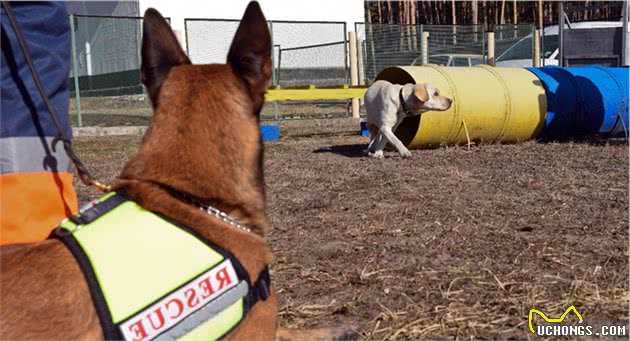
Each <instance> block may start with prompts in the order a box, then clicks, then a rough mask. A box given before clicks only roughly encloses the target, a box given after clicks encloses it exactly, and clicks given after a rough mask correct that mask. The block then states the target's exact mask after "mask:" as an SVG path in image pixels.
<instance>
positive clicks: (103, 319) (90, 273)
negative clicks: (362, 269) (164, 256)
mask: <svg viewBox="0 0 630 341" xmlns="http://www.w3.org/2000/svg"><path fill="white" fill-rule="evenodd" d="M127 200H129V199H128V198H127V197H126V196H124V195H120V194H113V195H111V196H109V197H105V198H104V200H103V201H101V202H95V204H94V205H93V206H92V207H89V206H88V208H87V209H84V210H82V211H81V212H80V214H77V215H76V216H73V217H70V218H69V219H70V220H71V221H72V222H74V223H75V224H77V225H87V224H89V223H91V222H93V221H95V220H96V219H98V218H99V217H101V216H103V215H104V214H106V213H108V212H110V211H111V210H113V209H114V208H116V207H117V206H119V205H120V204H122V203H123V202H125V201H127ZM172 224H173V225H174V228H180V229H182V230H183V231H187V232H188V233H191V234H193V235H194V236H195V237H196V238H197V239H199V240H200V241H201V242H203V243H205V244H208V242H207V241H206V240H204V239H202V238H201V237H200V236H198V235H196V234H195V233H193V232H192V231H188V230H189V229H188V228H187V227H185V226H180V225H179V224H176V223H172ZM79 228H80V227H77V229H79ZM73 232H74V231H69V230H67V229H65V228H63V227H61V226H60V227H59V228H57V229H56V230H55V232H53V234H52V235H51V237H50V238H57V239H59V240H60V241H61V242H63V243H64V245H66V247H67V248H68V249H69V250H70V252H71V253H72V255H73V256H74V257H75V259H76V260H77V263H78V264H79V267H80V268H81V270H82V272H83V276H84V278H85V280H86V282H87V284H88V288H89V290H90V295H91V297H92V301H93V303H94V308H95V310H96V313H97V315H98V318H99V321H100V323H101V328H102V330H103V336H104V338H105V339H107V340H121V339H124V336H123V334H122V332H121V330H120V328H119V325H117V324H116V323H114V320H113V318H112V314H111V312H110V310H109V307H108V304H107V300H106V299H105V296H104V294H103V290H102V289H101V287H100V285H99V282H98V280H97V277H96V274H95V271H94V268H93V266H92V263H91V262H90V259H89V258H88V256H87V254H86V252H85V250H83V248H82V246H81V245H80V244H79V242H78V241H77V239H76V238H75V236H74V234H73ZM224 256H225V257H226V258H225V259H229V260H231V262H232V263H233V265H234V266H235V269H236V273H237V276H238V277H239V278H240V279H241V282H240V283H239V284H238V285H236V286H235V287H233V288H231V289H230V290H229V291H226V292H224V293H223V294H222V295H221V296H219V297H217V298H216V299H215V300H213V301H211V302H209V303H207V305H206V306H204V307H202V308H200V309H199V310H197V311H195V312H194V313H192V314H191V315H189V316H187V317H186V318H185V319H183V320H181V321H179V322H178V323H177V324H176V325H174V326H173V327H171V328H170V329H169V330H167V331H166V332H164V333H163V334H160V335H158V336H157V338H155V339H154V340H173V339H176V338H179V337H182V336H184V335H186V334H188V333H189V332H190V331H191V330H194V329H195V328H196V327H197V326H199V325H201V324H202V323H204V322H205V321H208V320H210V319H211V318H213V317H214V316H216V315H218V314H219V313H221V312H222V311H223V310H225V309H226V308H227V307H229V306H230V305H232V304H234V303H235V302H237V301H238V300H239V299H241V298H242V299H243V313H242V319H243V318H244V317H245V315H246V314H247V313H248V311H249V310H250V309H251V307H252V306H254V305H255V304H256V303H257V302H258V301H261V300H262V301H265V300H267V298H269V296H270V294H271V290H270V284H271V279H270V275H269V268H268V267H265V268H264V269H263V270H262V271H261V273H260V274H259V275H258V278H257V280H256V282H255V283H254V284H251V281H250V276H249V274H248V273H247V272H245V270H244V268H243V267H242V265H240V264H239V263H238V260H237V259H236V258H234V257H233V256H231V255H229V254H227V253H225V254H224ZM189 283H190V282H189ZM184 285H186V284H184ZM166 295H168V293H166ZM164 297H166V296H164ZM161 299H163V297H161V298H158V299H156V301H154V302H159V301H160V300H161ZM151 304H153V303H151ZM242 319H241V321H240V322H242ZM240 322H238V323H237V324H235V325H234V326H233V327H232V329H234V328H236V327H237V326H238V325H239V324H240ZM232 329H231V330H232ZM231 330H230V331H231ZM228 332H229V331H228Z"/></svg>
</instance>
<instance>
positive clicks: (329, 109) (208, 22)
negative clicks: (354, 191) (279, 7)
mask: <svg viewBox="0 0 630 341" xmlns="http://www.w3.org/2000/svg"><path fill="white" fill-rule="evenodd" d="M184 24H185V25H184V26H185V29H186V45H187V48H188V51H187V52H188V56H189V57H190V58H191V60H192V62H193V63H225V58H226V56H227V53H228V50H229V48H230V44H231V42H232V37H233V36H234V33H236V30H237V28H238V24H239V21H238V20H215V19H185V20H184ZM268 25H269V31H270V32H271V37H272V42H273V65H274V68H273V69H274V70H273V77H272V81H271V85H273V86H280V87H296V86H308V85H315V86H318V87H321V86H332V85H340V84H347V83H348V82H349V70H348V56H347V54H348V43H347V40H346V23H345V22H326V21H269V22H268ZM348 115H349V113H348V101H347V100H342V101H309V102H305V101H300V102H282V103H278V102H276V103H267V104H265V106H264V107H263V110H262V114H261V118H262V119H263V120H270V119H273V120H278V119H298V118H329V117H345V116H348Z"/></svg>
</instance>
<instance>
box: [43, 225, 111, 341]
mask: <svg viewBox="0 0 630 341" xmlns="http://www.w3.org/2000/svg"><path fill="white" fill-rule="evenodd" d="M64 231H65V230H63V231H62V229H59V228H58V229H56V230H55V232H53V233H54V234H53V235H52V236H51V237H53V238H57V239H59V240H61V242H63V243H64V244H65V245H66V247H67V248H68V250H70V253H72V255H73V256H74V258H75V259H76V261H77V263H79V267H80V268H81V272H82V273H83V277H84V278H85V281H86V282H87V284H88V288H89V289H90V296H92V302H93V303H94V309H95V310H96V314H97V315H98V319H99V321H100V322H101V328H102V329H103V337H104V338H105V340H122V339H123V336H122V334H121V333H120V330H119V329H118V328H116V326H115V325H114V323H113V322H112V315H111V313H110V312H109V308H108V307H107V302H106V301H105V296H103V292H102V291H101V287H100V286H99V284H98V280H97V279H96V274H95V273H94V269H93V268H92V264H90V261H89V259H88V257H87V255H86V254H85V251H83V248H81V246H80V245H79V243H78V242H77V240H76V239H74V236H73V235H72V233H69V232H64Z"/></svg>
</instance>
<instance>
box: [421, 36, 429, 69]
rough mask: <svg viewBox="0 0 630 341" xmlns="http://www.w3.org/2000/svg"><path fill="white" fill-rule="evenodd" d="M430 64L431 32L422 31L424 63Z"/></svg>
mask: <svg viewBox="0 0 630 341" xmlns="http://www.w3.org/2000/svg"><path fill="white" fill-rule="evenodd" d="M427 64H429V32H422V65H427Z"/></svg>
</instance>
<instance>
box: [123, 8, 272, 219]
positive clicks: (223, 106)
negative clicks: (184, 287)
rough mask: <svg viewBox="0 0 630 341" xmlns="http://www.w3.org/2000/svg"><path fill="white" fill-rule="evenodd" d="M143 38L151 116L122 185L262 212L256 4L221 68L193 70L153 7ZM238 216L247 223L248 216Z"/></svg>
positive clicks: (266, 62)
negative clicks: (134, 183)
mask: <svg viewBox="0 0 630 341" xmlns="http://www.w3.org/2000/svg"><path fill="white" fill-rule="evenodd" d="M143 34H144V35H143V40H142V68H141V71H142V82H143V84H144V85H145V87H146V89H147V93H148V95H149V97H150V99H151V102H152V104H153V108H154V116H153V120H152V123H151V127H150V129H149V131H147V134H146V135H145V137H144V140H143V143H142V146H141V147H140V150H139V151H138V153H137V154H136V155H135V156H134V157H133V158H132V159H131V160H130V161H129V162H128V164H127V165H126V166H125V168H124V170H123V171H122V173H121V175H120V179H121V180H123V182H124V181H125V180H127V181H143V182H149V183H151V184H156V185H159V186H162V187H167V188H169V189H173V190H176V191H178V192H181V193H183V194H186V195H188V196H191V197H193V198H196V199H199V200H202V201H204V202H206V203H208V204H215V205H217V206H216V207H217V208H219V209H223V210H225V211H227V212H228V213H229V212H230V211H231V208H234V207H239V208H240V207H243V206H247V207H249V208H251V210H252V211H257V210H260V209H262V210H263V211H264V184H263V172H262V152H263V150H262V143H261V136H260V132H259V127H258V122H259V114H260V110H261V107H262V105H263V102H264V94H265V91H266V89H267V83H268V81H269V78H270V76H271V38H270V35H269V31H268V28H267V22H266V20H265V17H264V16H263V14H262V11H261V9H260V7H259V5H258V3H256V2H252V3H250V4H249V6H248V7H247V9H246V10H245V14H244V15H243V19H242V21H241V24H240V26H239V28H238V30H237V31H236V34H235V36H234V38H233V41H232V45H231V47H230V50H229V53H228V56H227V64H209V65H192V64H191V63H190V60H189V59H188V57H187V56H186V54H185V53H184V52H183V50H182V49H181V47H180V46H179V43H178V42H177V39H176V38H175V35H174V34H173V32H172V31H171V28H170V26H169V25H168V23H167V22H166V21H165V20H164V18H163V17H162V16H161V15H160V13H159V12H158V11H156V10H154V9H148V10H147V11H146V13H145V15H144V23H143ZM217 202H219V203H217ZM239 215H240V216H242V215H245V220H247V215H248V212H241V214H239Z"/></svg>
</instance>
